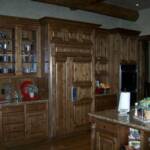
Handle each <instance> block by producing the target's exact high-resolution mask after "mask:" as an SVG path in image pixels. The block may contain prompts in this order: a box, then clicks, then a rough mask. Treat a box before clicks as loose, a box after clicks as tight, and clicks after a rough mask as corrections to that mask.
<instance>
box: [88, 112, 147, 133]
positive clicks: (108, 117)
mask: <svg viewBox="0 0 150 150" xmlns="http://www.w3.org/2000/svg"><path fill="white" fill-rule="evenodd" d="M89 116H90V117H92V118H95V119H100V120H104V121H109V122H112V123H117V124H121V125H125V126H129V127H132V128H137V129H142V130H145V131H150V123H144V122H142V121H139V120H137V119H135V117H134V115H133V111H131V112H130V113H129V114H128V115H127V116H121V115H119V113H118V112H117V110H105V111H100V112H95V113H89Z"/></svg>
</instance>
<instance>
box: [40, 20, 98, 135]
mask: <svg viewBox="0 0 150 150" xmlns="http://www.w3.org/2000/svg"><path fill="white" fill-rule="evenodd" d="M95 27H97V25H92V24H85V23H80V22H73V21H66V20H58V19H52V18H43V19H41V30H42V35H41V37H42V38H43V40H42V47H43V49H44V50H45V51H44V53H45V54H44V56H45V57H46V58H47V57H49V58H48V59H46V61H47V60H48V61H49V66H48V68H49V76H50V86H49V87H50V95H49V96H50V99H51V101H50V103H49V108H50V109H49V119H50V122H51V125H50V130H49V131H50V136H51V137H60V136H66V135H69V134H73V133H75V132H81V131H85V130H89V129H90V128H89V119H88V112H91V110H92V103H93V99H94V95H93V94H94V92H93V90H94V89H93V81H94V72H93V61H94V58H93V43H92V42H93V40H94V29H95ZM44 61H45V60H44ZM45 64H47V63H46V62H45ZM43 68H44V67H43Z"/></svg>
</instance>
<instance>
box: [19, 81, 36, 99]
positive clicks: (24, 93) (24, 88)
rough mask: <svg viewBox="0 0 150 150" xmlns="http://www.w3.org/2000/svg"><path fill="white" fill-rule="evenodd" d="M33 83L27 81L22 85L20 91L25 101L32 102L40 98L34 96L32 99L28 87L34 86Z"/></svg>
mask: <svg viewBox="0 0 150 150" xmlns="http://www.w3.org/2000/svg"><path fill="white" fill-rule="evenodd" d="M32 84H33V82H32V81H30V80H25V81H23V82H22V83H21V85H20V89H21V95H22V100H23V101H30V100H38V99H39V96H38V95H34V96H33V97H30V93H29V92H28V87H29V86H30V85H32Z"/></svg>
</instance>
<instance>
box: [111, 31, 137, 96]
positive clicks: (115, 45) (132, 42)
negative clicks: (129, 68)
mask: <svg viewBox="0 0 150 150" xmlns="http://www.w3.org/2000/svg"><path fill="white" fill-rule="evenodd" d="M120 30H121V31H122V32H123V33H124V32H125V30H124V29H120ZM120 30H119V31H118V30H117V31H116V32H114V33H112V34H111V35H110V37H109V38H110V48H111V51H110V56H111V57H110V68H111V72H113V74H112V73H111V80H112V89H113V92H114V93H117V92H118V91H119V65H120V64H121V63H123V64H125V63H127V64H138V63H139V61H138V33H139V32H134V31H133V32H132V31H130V32H129V30H127V33H128V32H129V34H126V35H125V34H123V33H122V32H120ZM132 33H133V34H132Z"/></svg>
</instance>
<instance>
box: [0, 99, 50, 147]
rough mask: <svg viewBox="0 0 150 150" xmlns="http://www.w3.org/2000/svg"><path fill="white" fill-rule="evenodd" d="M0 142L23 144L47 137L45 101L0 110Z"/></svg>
mask: <svg viewBox="0 0 150 150" xmlns="http://www.w3.org/2000/svg"><path fill="white" fill-rule="evenodd" d="M1 114H2V116H1V117H2V118H1V121H2V122H1V131H2V135H1V139H0V140H1V142H3V143H5V144H9V145H12V144H15V145H16V144H23V143H28V142H31V141H37V140H41V139H44V138H47V136H48V106H47V101H37V102H25V103H20V104H14V105H13V104H8V105H5V106H2V108H1Z"/></svg>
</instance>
